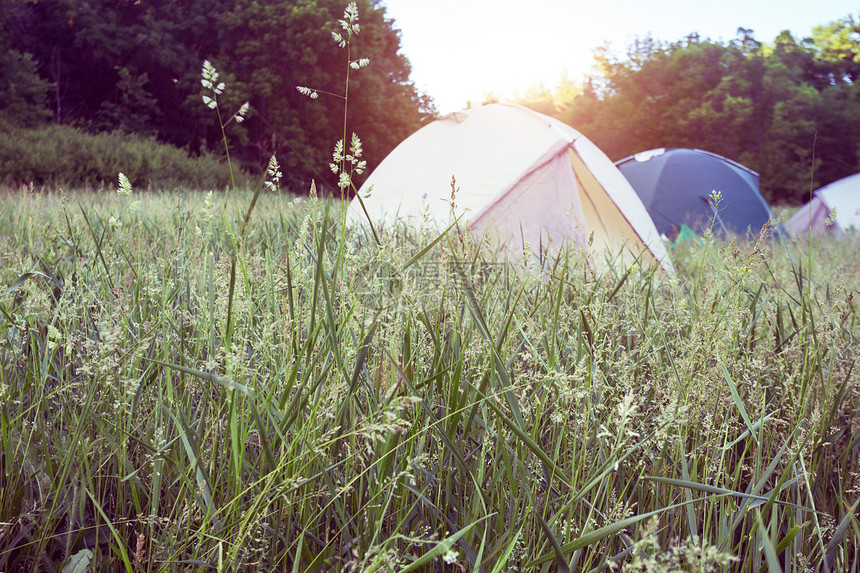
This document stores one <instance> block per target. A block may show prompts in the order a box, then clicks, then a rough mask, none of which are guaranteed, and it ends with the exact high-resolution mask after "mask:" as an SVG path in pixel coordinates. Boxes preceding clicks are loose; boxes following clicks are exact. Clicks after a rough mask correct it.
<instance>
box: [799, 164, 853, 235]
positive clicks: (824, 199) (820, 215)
mask: <svg viewBox="0 0 860 573" xmlns="http://www.w3.org/2000/svg"><path fill="white" fill-rule="evenodd" d="M834 209H835V215H836V216H835V217H834V219H833V221H832V224H831V225H829V226H828V225H827V220H828V219H829V218H830V214H831V213H832V212H833V211H834ZM784 227H785V229H786V230H787V231H788V232H789V233H791V234H792V235H795V236H797V237H807V236H809V235H810V234H812V235H816V236H820V235H823V234H824V233H828V232H829V233H834V234H837V235H841V234H843V233H844V232H845V231H847V230H849V229H851V228H853V229H855V230H857V231H860V173H856V174H854V175H849V176H848V177H844V178H842V179H839V180H838V181H834V182H833V183H830V184H829V185H825V186H824V187H822V188H821V189H819V190H818V191H816V192H815V194H814V196H813V197H812V201H810V202H809V203H807V204H806V205H804V206H803V207H801V208H800V209H799V210H798V211H797V213H795V214H794V216H793V217H792V218H791V219H789V220H788V222H787V223H785V225H784Z"/></svg>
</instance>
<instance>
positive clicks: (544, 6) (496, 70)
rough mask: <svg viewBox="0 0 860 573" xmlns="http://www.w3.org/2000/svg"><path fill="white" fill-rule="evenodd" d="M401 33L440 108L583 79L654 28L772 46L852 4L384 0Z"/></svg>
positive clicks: (665, 35)
mask: <svg viewBox="0 0 860 573" xmlns="http://www.w3.org/2000/svg"><path fill="white" fill-rule="evenodd" d="M383 5H384V6H386V8H387V14H388V16H389V17H390V18H394V20H395V23H396V26H395V27H396V28H399V29H400V30H401V39H402V43H403V50H402V53H403V54H405V55H406V57H407V58H409V61H410V62H411V64H412V79H413V80H414V81H415V83H416V85H417V86H418V88H419V89H420V90H422V91H424V92H426V93H428V94H429V95H431V96H433V98H434V99H435V101H436V105H437V107H438V109H439V111H440V112H442V113H445V112H449V111H454V110H457V109H461V108H463V107H466V105H467V102H469V101H471V102H473V103H480V102H482V101H484V100H485V99H486V98H487V96H488V95H492V96H494V97H497V98H502V99H504V98H510V97H514V96H516V95H517V94H518V93H520V94H522V93H524V92H526V91H527V90H529V89H530V88H535V87H538V86H540V85H543V86H545V87H547V88H550V89H551V88H553V87H555V86H556V85H557V84H558V83H559V81H560V80H561V79H562V77H566V78H567V79H569V80H571V81H574V82H579V81H581V80H582V78H583V77H584V76H585V75H587V74H589V73H592V72H593V69H592V68H593V62H594V56H593V51H594V49H595V48H598V47H601V46H603V45H604V44H606V43H608V45H609V47H610V48H611V50H612V51H613V52H614V53H616V54H617V55H623V53H624V51H625V48H626V46H627V44H629V43H630V42H631V41H633V40H634V39H636V38H644V37H646V36H647V35H649V34H650V36H651V37H653V38H654V39H656V40H661V41H668V42H673V41H677V40H681V39H683V38H685V37H686V36H688V35H689V34H691V33H698V34H699V36H700V37H702V38H710V39H712V40H717V41H724V42H727V41H730V40H732V39H734V38H735V37H737V29H738V28H739V27H743V28H750V29H752V30H754V35H755V38H756V39H757V40H758V41H759V42H762V43H771V42H773V40H774V38H775V37H776V36H777V35H778V34H779V33H780V31H782V30H789V31H791V33H792V34H793V35H794V36H795V37H796V38H804V37H806V36H808V35H810V33H811V32H812V29H813V28H814V27H815V26H819V25H823V24H827V23H830V22H833V21H835V20H838V19H840V18H844V17H846V16H849V15H852V14H853V15H854V17H855V18H856V17H858V15H860V11H858V5H857V2H856V0H821V1H810V0H752V1H750V0H719V1H715V2H710V3H707V2H692V1H690V0H655V1H652V2H644V1H637V0H602V1H595V0H529V1H527V2H526V1H524V0H433V1H432V2H429V1H422V0H383Z"/></svg>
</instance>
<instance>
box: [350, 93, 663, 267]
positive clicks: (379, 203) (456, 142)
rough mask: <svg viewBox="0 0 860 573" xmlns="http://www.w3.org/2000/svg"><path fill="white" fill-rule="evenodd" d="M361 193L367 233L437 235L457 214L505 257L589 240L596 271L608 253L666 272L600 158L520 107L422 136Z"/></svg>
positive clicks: (635, 208) (471, 115)
mask: <svg viewBox="0 0 860 573" xmlns="http://www.w3.org/2000/svg"><path fill="white" fill-rule="evenodd" d="M452 177H453V178H454V179H455V185H456V188H457V189H458V192H457V193H456V195H455V198H454V205H455V206H454V209H453V211H452V206H451V185H452ZM368 192H370V193H369V197H367V198H365V199H364V203H365V207H366V209H367V212H368V215H369V216H370V218H371V219H372V220H373V221H374V222H375V223H376V224H406V225H409V226H413V227H419V226H425V225H433V226H436V227H437V228H439V227H444V226H447V225H448V224H449V223H450V222H451V221H452V220H453V219H455V218H456V217H459V216H461V215H462V219H461V221H464V222H467V223H468V225H469V227H470V228H471V229H472V231H474V232H476V233H480V234H481V235H483V236H487V237H492V238H495V239H497V240H499V241H501V242H502V243H503V244H505V245H506V246H507V247H508V248H509V250H510V251H511V252H512V253H514V254H516V253H522V252H523V251H522V249H523V247H525V246H527V247H528V248H530V249H531V251H532V253H534V254H539V253H538V250H539V249H545V248H546V247H547V246H548V244H549V242H550V241H552V247H553V248H561V247H562V246H563V245H565V244H567V245H569V246H578V247H579V248H582V249H583V250H585V249H587V248H588V239H589V236H590V235H592V233H593V237H594V241H593V244H592V247H591V253H590V255H592V259H593V260H595V262H598V263H600V262H602V260H603V259H604V253H603V252H602V251H608V254H609V256H610V257H613V256H615V255H617V254H618V253H622V258H623V260H624V261H630V260H632V259H633V258H635V257H639V256H642V257H643V258H644V259H646V260H652V261H658V262H659V263H660V265H661V266H662V267H663V268H664V269H665V270H666V271H667V272H672V265H671V262H670V261H669V257H668V254H667V253H666V249H665V246H664V244H663V241H662V240H661V238H660V236H659V234H658V233H657V229H656V228H655V227H654V223H653V222H652V221H651V218H650V216H649V215H648V213H647V211H646V210H645V207H644V206H643V205H642V202H641V200H640V199H639V197H638V196H637V195H636V192H635V191H634V190H633V188H632V187H631V186H630V184H629V183H628V182H627V180H626V179H625V178H624V176H623V175H622V174H621V172H620V171H618V169H617V168H616V167H615V165H613V164H612V162H611V161H610V160H609V158H607V157H606V155H604V154H603V152H602V151H600V149H598V148H597V146H595V145H594V144H593V143H591V142H590V141H589V140H588V139H587V138H586V137H584V136H583V135H582V134H580V133H579V132H577V131H576V130H574V129H573V128H571V127H569V126H567V125H565V124H563V123H561V122H559V121H557V120H555V119H552V118H550V117H548V116H545V115H543V114H540V113H537V112H534V111H532V110H529V109H527V108H525V107H522V106H518V105H513V104H491V105H487V106H483V107H479V108H474V109H469V110H465V111H462V112H458V113H456V114H449V115H447V116H444V117H442V118H440V119H438V120H437V121H435V122H433V123H431V124H429V125H427V126H425V127H423V128H422V129H420V130H418V131H417V132H415V133H414V134H413V135H411V136H410V137H408V138H407V139H406V140H405V141H403V142H402V143H401V144H400V145H398V146H397V147H396V148H395V149H394V150H393V151H392V152H391V153H390V154H389V156H388V157H386V158H385V160H384V161H383V162H382V163H381V164H380V165H379V167H378V168H377V169H376V170H375V171H374V172H373V173H372V174H371V175H370V176H369V177H368V179H367V181H366V182H365V183H364V185H363V186H362V188H361V189H360V190H359V194H361V195H362V197H365V196H366V195H367V194H368ZM348 216H349V219H350V220H351V221H352V222H354V223H356V224H358V223H361V222H363V221H365V220H366V218H367V216H366V215H365V214H364V211H363V210H362V209H361V207H360V206H359V205H358V202H357V201H355V200H354V201H353V202H352V204H351V205H350V210H349V215H348ZM598 252H600V256H594V255H596V254H597V253H598Z"/></svg>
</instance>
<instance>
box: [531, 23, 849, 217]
mask: <svg viewBox="0 0 860 573" xmlns="http://www.w3.org/2000/svg"><path fill="white" fill-rule="evenodd" d="M596 63H597V67H598V69H599V73H598V74H597V75H596V76H594V77H591V78H589V79H588V80H587V81H586V83H585V85H584V86H582V85H578V84H573V83H570V82H564V83H562V84H561V85H559V86H558V87H557V88H556V89H555V90H548V89H539V90H533V91H532V92H530V93H528V94H525V95H524V96H522V97H521V103H525V104H526V105H528V106H530V107H532V108H534V109H536V110H538V111H541V112H543V113H547V114H549V115H553V116H555V117H557V118H559V119H561V120H562V121H564V122H566V123H568V124H570V125H572V126H573V127H575V128H576V129H578V130H579V131H581V132H582V133H583V134H584V135H586V137H588V138H589V139H591V140H592V141H593V142H594V143H595V144H597V145H598V146H599V147H600V148H601V149H602V150H603V151H605V152H606V153H607V155H609V156H610V157H611V158H612V159H613V160H618V159H621V158H623V157H626V156H628V155H631V154H633V153H636V152H639V151H644V150H647V149H652V148H656V147H695V148H700V149H705V150H708V151H712V152H715V153H719V154H721V155H724V156H726V157H729V158H731V159H733V160H735V161H738V162H740V163H743V164H744V165H747V166H748V167H750V168H752V169H754V170H756V171H758V172H759V174H760V175H761V187H762V192H763V194H764V195H765V196H766V197H767V199H768V200H770V201H772V202H777V203H798V202H801V201H804V200H806V199H808V196H809V191H810V188H813V189H814V188H817V187H819V186H820V185H824V184H826V183H829V182H831V181H834V180H836V179H839V178H841V177H844V176H846V175H850V174H853V173H856V172H858V171H860V135H858V134H860V83H858V79H860V23H858V21H857V20H855V19H854V18H853V17H850V16H849V17H846V18H844V19H842V20H839V21H837V22H834V23H831V24H828V25H825V26H819V27H817V28H816V29H815V30H814V32H813V34H812V37H810V38H805V39H803V40H797V39H796V38H794V37H793V36H792V35H791V34H790V33H789V32H782V33H781V34H780V35H779V36H778V37H777V38H776V39H775V41H774V42H773V43H772V44H763V43H761V42H759V41H758V40H756V39H755V38H754V37H753V31H752V30H746V29H743V28H741V29H739V30H738V36H737V38H736V39H734V40H731V41H729V42H725V43H721V42H714V41H710V40H705V39H702V38H699V37H698V36H696V35H691V36H689V37H687V38H685V39H683V40H682V41H679V42H674V43H662V42H659V41H655V40H653V39H651V38H645V39H640V40H638V41H636V42H634V43H633V44H632V45H630V46H629V47H628V51H627V54H626V55H625V56H624V57H618V56H616V55H613V54H612V53H611V52H610V51H608V50H607V49H605V48H603V49H600V50H598V51H597V52H596Z"/></svg>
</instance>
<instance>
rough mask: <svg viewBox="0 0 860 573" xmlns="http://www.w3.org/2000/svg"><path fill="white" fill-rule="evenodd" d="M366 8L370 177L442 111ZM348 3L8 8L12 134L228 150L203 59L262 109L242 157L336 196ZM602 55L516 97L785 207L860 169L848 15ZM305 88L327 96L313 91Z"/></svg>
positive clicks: (238, 133) (250, 0)
mask: <svg viewBox="0 0 860 573" xmlns="http://www.w3.org/2000/svg"><path fill="white" fill-rule="evenodd" d="M358 4H359V9H360V12H361V14H362V18H361V22H360V25H361V35H360V36H358V39H357V42H356V51H357V52H360V54H361V57H366V58H368V59H369V60H370V62H371V65H370V66H368V67H367V68H366V69H362V70H361V73H356V74H353V75H352V77H351V78H350V87H349V111H348V117H347V118H346V120H347V121H346V123H347V125H348V127H349V130H350V131H354V132H356V133H358V134H359V135H360V136H361V139H362V142H363V147H364V152H365V157H366V158H367V160H368V167H369V170H372V168H373V167H374V166H375V165H376V164H378V163H379V161H381V160H382V159H383V158H384V157H385V155H386V154H387V153H388V152H389V151H390V150H391V149H392V148H393V147H394V146H395V145H397V144H398V143H399V142H400V141H401V140H403V139H404V138H405V137H407V136H408V135H409V134H410V133H412V132H413V131H415V130H416V129H418V128H419V127H420V126H421V125H422V124H424V123H426V122H428V121H430V120H431V119H432V118H433V117H435V114H436V110H435V108H434V105H433V101H432V98H431V97H430V96H429V95H428V94H424V93H421V92H420V91H419V90H417V89H416V87H415V85H414V84H413V82H412V81H411V79H410V65H409V60H408V56H409V55H408V54H405V53H403V51H402V50H401V43H400V36H399V31H398V29H397V23H396V21H394V20H392V19H391V18H389V17H388V16H387V15H386V10H385V4H384V2H382V1H380V0H364V1H362V2H359V3H358ZM341 12H342V2H340V1H339V0H273V1H270V2H265V3H261V2H257V1H254V0H181V1H175V0H137V1H133V0H0V24H2V25H0V126H2V127H3V129H4V130H5V131H9V132H11V130H19V131H18V133H21V134H22V137H20V138H17V139H20V140H26V139H27V137H29V136H30V135H31V134H32V132H33V130H36V131H38V130H42V129H45V128H46V127H47V126H49V125H61V126H67V127H69V128H71V129H74V130H76V131H82V132H86V133H102V132H114V133H115V132H120V133H123V134H130V135H136V136H141V137H144V138H149V139H147V141H154V140H157V141H158V142H162V143H167V144H171V145H173V146H176V147H178V148H181V149H183V150H185V151H186V152H188V153H189V154H192V155H199V154H204V153H214V154H219V153H221V151H220V150H221V149H223V142H222V140H221V131H220V126H219V125H218V124H217V122H215V121H213V120H212V116H211V114H209V113H207V112H208V111H209V110H207V109H206V107H205V106H203V105H201V102H200V96H201V93H202V88H201V86H200V81H199V77H200V69H201V65H202V62H203V61H204V60H209V61H211V62H212V63H213V64H214V65H215V67H216V68H217V69H218V70H219V71H220V73H221V74H222V78H223V79H224V81H225V82H226V83H227V84H228V85H229V86H230V90H229V91H228V92H227V93H225V94H224V96H223V99H222V101H221V102H220V104H221V106H222V109H224V110H225V113H232V112H230V111H227V110H235V109H238V108H239V107H240V106H241V105H242V104H243V103H244V102H245V101H248V102H249V103H250V109H251V111H250V114H249V116H248V118H247V121H245V122H243V123H242V124H241V125H238V124H234V125H231V126H230V136H231V138H232V140H231V153H232V155H234V159H235V160H236V161H238V163H239V164H240V165H242V166H244V167H245V168H247V169H248V170H249V171H250V172H252V173H257V172H260V171H262V170H263V169H264V167H265V164H266V162H267V161H268V158H269V157H270V156H271V155H272V154H276V155H277V156H278V159H279V161H280V163H281V165H282V167H283V168H284V173H285V179H284V182H285V184H286V185H287V186H288V187H289V188H290V189H291V190H293V191H295V192H299V193H301V192H304V190H306V189H308V186H309V184H310V180H311V179H315V180H316V181H317V184H318V185H319V186H321V187H323V188H325V187H326V186H328V189H334V188H336V180H335V177H334V176H333V175H332V174H331V173H330V172H329V171H328V169H327V167H326V166H327V163H328V159H329V157H330V155H331V149H332V144H333V142H334V141H337V140H338V139H340V138H341V137H342V130H343V124H344V94H345V85H344V71H345V69H346V67H347V65H348V61H347V60H346V59H345V56H344V53H343V51H342V50H339V49H338V47H337V45H336V44H335V43H334V42H332V38H331V36H330V30H331V29H332V28H333V27H336V25H337V24H336V22H337V19H338V18H339V17H340V15H341ZM739 24H742V23H739ZM595 64H596V66H595V68H596V73H594V74H593V75H590V76H588V77H586V78H584V79H582V80H579V79H577V80H572V79H569V78H566V79H565V78H563V79H561V80H560V81H559V83H558V85H556V86H554V87H545V86H544V87H536V88H534V89H533V90H531V91H529V92H528V93H525V94H521V95H520V96H519V97H518V100H519V103H523V104H525V105H527V106H529V107H532V108H534V109H536V110H538V111H541V112H543V113H546V114H549V115H552V116H555V117H557V118H559V119H561V120H563V121H564V122H566V123H568V124H569V125H571V126H573V127H574V128H576V129H577V130H579V131H581V132H582V133H584V134H585V135H586V136H587V137H589V138H590V139H592V141H594V142H595V143H596V144H597V145H598V146H599V147H600V148H601V149H603V150H604V151H605V152H606V154H607V155H609V156H610V158H612V159H613V160H618V159H621V158H623V157H625V156H628V155H630V154H633V153H636V152H638V151H643V150H646V149H651V148H654V147H696V148H700V149H706V150H708V151H713V152H715V153H719V154H722V155H725V156H726V157H729V158H731V159H733V160H735V161H738V162H740V163H743V164H745V165H747V166H748V167H750V168H752V169H754V170H756V171H758V172H759V173H760V175H761V183H762V192H763V194H764V195H765V196H766V198H767V199H768V200H770V201H772V202H776V203H787V204H797V203H800V202H802V201H803V200H804V198H805V197H808V194H809V192H810V190H811V189H814V188H817V187H819V186H821V185H824V184H826V183H829V182H831V181H834V180H836V179H839V178H841V177H844V176H846V175H849V174H852V173H854V172H857V171H858V170H860V138H858V137H857V136H856V134H857V133H858V131H860V86H858V84H857V78H858V74H860V21H858V19H856V18H855V17H854V16H853V15H847V16H846V17H845V18H842V19H840V20H838V21H836V22H831V23H826V24H822V25H820V26H818V27H816V28H815V29H814V32H813V34H812V35H811V37H809V38H802V39H801V38H795V37H794V36H793V35H792V34H791V33H789V32H788V31H785V32H782V33H781V34H780V35H779V36H778V37H776V38H775V39H774V40H773V41H772V42H770V43H766V42H762V41H760V40H758V39H756V38H755V34H754V31H753V30H749V29H745V28H739V29H738V33H737V37H736V38H735V39H733V40H730V41H725V42H721V41H713V40H710V39H707V38H702V37H699V36H698V35H697V34H695V33H691V34H690V35H689V36H687V37H686V38H683V39H681V40H678V41H674V42H665V41H661V40H657V39H654V38H651V37H649V36H647V35H646V36H643V37H640V38H638V39H637V40H635V41H634V42H633V43H631V44H630V45H629V46H628V47H627V51H626V53H624V54H617V53H613V52H612V51H610V50H608V49H607V48H606V47H599V48H596V49H595ZM296 86H313V87H314V88H315V89H318V90H319V91H320V92H321V93H323V92H325V93H327V94H329V95H325V94H324V96H323V97H321V98H319V99H317V100H310V99H308V98H307V97H305V96H303V95H302V94H301V93H298V92H297V91H296V89H295V88H296ZM21 130H23V131H21ZM3 145H4V146H5V147H0V182H3V183H5V184H7V185H9V184H26V183H36V184H52V183H57V182H58V180H62V177H61V175H58V174H56V173H51V172H40V173H39V174H33V173H32V172H26V173H25V172H22V173H18V172H16V165H17V164H16V162H15V157H18V158H19V159H20V157H21V156H22V155H26V154H27V153H26V152H27V150H26V149H23V150H22V149H21V148H20V147H18V148H16V150H14V151H10V150H9V149H7V147H8V142H7V143H4V144H3ZM16 154H17V155H16ZM28 179H31V180H32V179H37V180H36V181H28ZM63 182H65V183H66V184H69V183H74V182H69V181H67V180H66V181H63Z"/></svg>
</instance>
